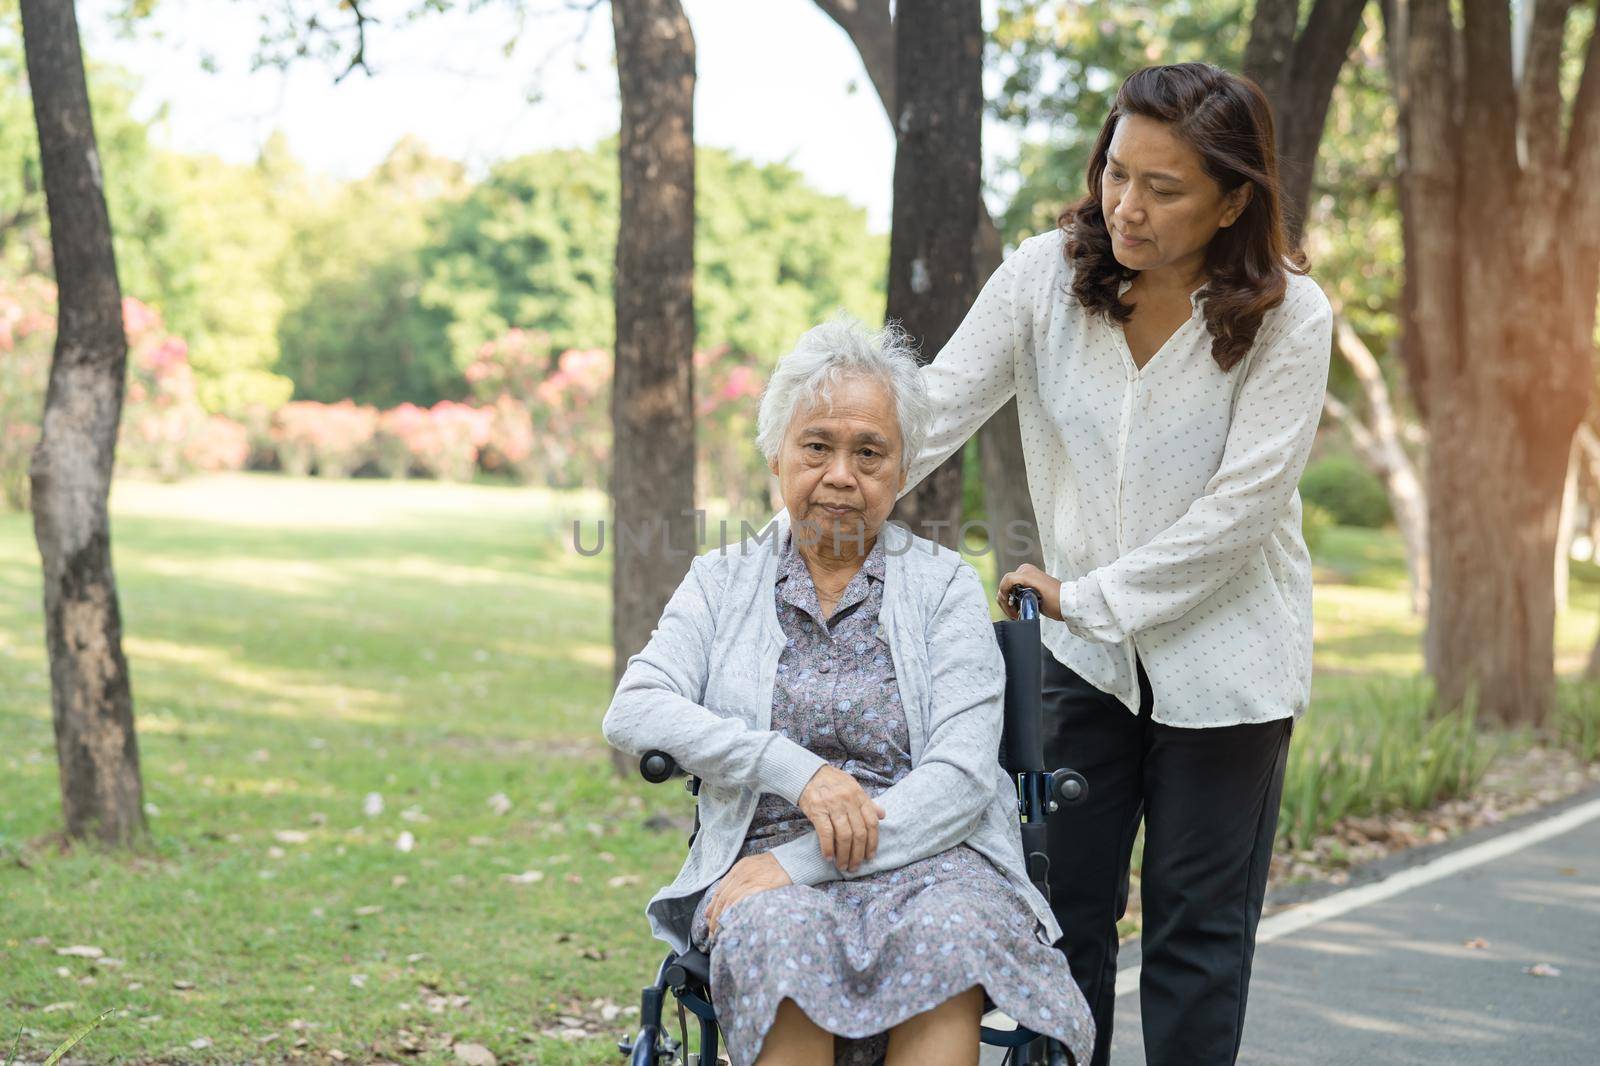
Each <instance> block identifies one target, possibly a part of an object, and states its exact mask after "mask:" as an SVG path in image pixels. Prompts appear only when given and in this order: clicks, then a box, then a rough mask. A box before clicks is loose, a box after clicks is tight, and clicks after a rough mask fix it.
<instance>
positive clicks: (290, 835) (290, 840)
mask: <svg viewBox="0 0 1600 1066" xmlns="http://www.w3.org/2000/svg"><path fill="white" fill-rule="evenodd" d="M272 839H274V840H276V841H277V842H278V843H280V844H304V843H305V842H306V841H308V840H310V839H311V834H310V833H308V832H306V831H305V830H304V829H279V830H277V831H276V832H274V833H273V834H272Z"/></svg>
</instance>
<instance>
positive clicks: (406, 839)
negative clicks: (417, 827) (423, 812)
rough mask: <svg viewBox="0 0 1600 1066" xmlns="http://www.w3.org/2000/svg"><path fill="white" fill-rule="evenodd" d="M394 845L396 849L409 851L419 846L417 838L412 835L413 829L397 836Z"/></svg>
mask: <svg viewBox="0 0 1600 1066" xmlns="http://www.w3.org/2000/svg"><path fill="white" fill-rule="evenodd" d="M394 846H395V850H396V851H402V852H409V851H410V850H411V849H412V848H414V847H416V846H417V838H416V837H414V836H412V835H411V830H409V829H407V830H405V831H404V832H403V833H401V834H400V835H399V836H398V837H395V841H394Z"/></svg>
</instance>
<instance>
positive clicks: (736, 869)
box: [706, 852, 794, 934]
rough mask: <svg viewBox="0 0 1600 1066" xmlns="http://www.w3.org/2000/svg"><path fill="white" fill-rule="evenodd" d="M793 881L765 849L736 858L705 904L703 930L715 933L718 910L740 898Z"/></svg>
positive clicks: (726, 907)
mask: <svg viewBox="0 0 1600 1066" xmlns="http://www.w3.org/2000/svg"><path fill="white" fill-rule="evenodd" d="M793 883H794V882H792V881H790V880H789V875H788V874H787V873H785V872H784V870H783V865H782V864H781V863H779V862H778V860H777V859H775V858H774V857H773V856H772V855H771V854H770V853H768V852H761V853H760V854H758V855H749V856H746V857H745V858H743V859H740V860H739V861H738V862H736V863H734V864H733V869H731V870H729V871H728V872H727V874H725V875H724V876H723V878H722V881H721V882H720V883H719V884H718V885H717V891H716V894H715V895H713V896H712V897H711V902H710V903H708V904H707V905H706V928H707V930H708V931H709V932H711V933H712V934H715V933H716V931H717V924H718V923H719V922H720V921H721V920H722V912H723V911H726V910H727V909H728V908H729V907H731V906H733V905H734V904H735V903H738V902H739V901H740V900H742V899H744V898H746V897H748V896H754V895H756V894H757V893H760V892H766V891H767V890H769V889H773V888H782V887H783V886H784V885H789V884H793Z"/></svg>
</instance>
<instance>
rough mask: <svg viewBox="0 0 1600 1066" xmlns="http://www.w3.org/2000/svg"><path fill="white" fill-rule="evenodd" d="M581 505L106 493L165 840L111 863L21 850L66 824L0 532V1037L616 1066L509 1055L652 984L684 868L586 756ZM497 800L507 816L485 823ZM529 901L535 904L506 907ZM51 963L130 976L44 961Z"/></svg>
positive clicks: (264, 488)
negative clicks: (529, 1037) (577, 533)
mask: <svg viewBox="0 0 1600 1066" xmlns="http://www.w3.org/2000/svg"><path fill="white" fill-rule="evenodd" d="M603 506H604V505H603V501H601V500H600V499H598V498H582V497H570V496H569V497H552V496H551V495H549V494H544V493H539V492H534V491H525V490H517V491H513V490H506V489H495V488H480V487H471V486H447V485H435V484H428V483H413V484H405V485H398V486H397V485H392V484H389V483H384V482H376V481H373V482H365V481H361V482H335V483H331V484H325V483H320V482H314V481H301V482H295V481H288V480H286V479H279V478H272V477H231V478H226V479H218V480H213V481H209V482H191V483H188V484H185V485H177V486H157V485H148V484H139V483H131V482H130V483H123V484H119V485H118V486H117V489H116V491H115V493H114V496H113V511H114V520H115V545H116V547H115V552H116V555H115V560H114V564H115V567H116V573H117V578H118V584H119V588H120V591H121V596H122V606H123V616H124V624H125V647H126V650H127V654H128V658H129V662H130V665H131V670H132V676H133V683H134V692H135V697H136V701H137V708H138V725H139V739H140V747H141V758H142V762H143V769H144V780H145V786H146V797H147V799H148V801H149V802H150V803H151V804H153V805H154V808H155V809H156V810H157V811H158V812H159V813H157V814H155V815H154V816H153V817H152V818H151V829H152V839H151V844H150V847H149V850H148V851H147V852H146V853H145V854H143V855H140V856H138V857H134V858H121V857H116V858H113V857H108V856H105V855H101V854H96V853H94V852H92V851H78V852H76V853H74V854H71V855H67V856H60V855H57V854H54V853H52V852H51V851H49V850H45V849H42V848H39V847H29V845H28V842H29V841H34V840H36V839H37V838H39V837H41V836H43V835H44V834H46V833H49V832H51V831H52V830H54V829H56V828H57V826H58V825H59V798H58V794H57V785H56V770H55V762H54V748H53V738H52V732H51V727H50V718H49V703H48V690H47V678H46V664H45V659H44V655H43V651H42V637H41V635H40V634H41V622H40V609H39V607H38V578H37V557H36V555H35V552H34V547H33V542H32V533H31V528H30V526H29V523H28V520H27V518H26V517H25V516H22V515H4V516H0V679H3V684H0V736H3V737H4V738H5V744H4V748H3V751H0V771H3V773H0V861H3V866H0V898H3V899H4V901H5V902H4V910H3V912H0V913H3V919H0V1031H5V1032H6V1033H7V1035H10V1033H12V1032H14V1031H15V1030H16V1027H17V1026H18V1025H22V1026H25V1027H26V1028H27V1029H29V1030H33V1031H35V1032H34V1033H32V1034H27V1035H25V1036H24V1038H23V1044H22V1047H23V1055H24V1057H29V1056H31V1057H32V1058H33V1059H34V1060H35V1061H37V1060H38V1059H39V1058H41V1057H43V1053H44V1052H47V1051H48V1050H49V1049H50V1048H53V1047H54V1046H56V1044H58V1043H60V1042H61V1041H62V1040H64V1039H66V1038H67V1037H68V1036H69V1035H70V1033H71V1031H72V1030H73V1029H74V1028H76V1027H77V1026H78V1025H79V1024H81V1023H82V1022H83V1021H84V1020H86V1019H89V1018H92V1017H94V1016H95V1015H96V1014H98V1013H99V1012H100V1011H103V1010H105V1009H107V1008H110V1007H118V1008H121V1009H120V1010H119V1012H118V1013H117V1014H116V1015H115V1016H114V1017H113V1018H111V1019H108V1020H107V1022H106V1023H105V1024H104V1025H103V1026H101V1028H100V1029H99V1030H98V1031H97V1032H95V1033H94V1034H93V1035H92V1036H91V1037H90V1038H89V1039H88V1040H87V1041H86V1042H85V1043H84V1044H83V1045H80V1046H79V1048H78V1049H76V1051H75V1052H74V1054H75V1055H89V1056H92V1057H93V1058H94V1059H95V1060H96V1061H112V1060H123V1059H131V1060H143V1059H165V1060H172V1061H186V1062H187V1061H216V1062H224V1061H227V1062H236V1061H240V1060H242V1059H244V1058H254V1057H258V1056H262V1055H267V1056H269V1057H276V1056H279V1055H282V1054H284V1053H285V1051H286V1050H287V1049H288V1047H289V1046H290V1045H291V1044H292V1043H293V1042H294V1040H295V1039H297V1038H304V1039H306V1040H308V1041H309V1042H310V1046H311V1048H312V1049H320V1050H323V1051H327V1050H332V1049H338V1050H340V1051H343V1052H344V1053H346V1054H348V1055H350V1056H351V1057H352V1058H355V1059H357V1060H360V1059H362V1058H366V1057H369V1056H370V1055H371V1054H372V1050H371V1048H372V1044H373V1042H375V1041H376V1042H377V1046H378V1052H379V1053H380V1054H381V1053H385V1052H387V1055H388V1056H389V1057H399V1052H398V1051H395V1050H393V1046H394V1045H393V1041H394V1036H395V1034H396V1033H397V1032H398V1031H399V1030H401V1029H402V1028H408V1029H411V1030H413V1031H415V1032H419V1033H420V1032H424V1031H431V1032H434V1033H450V1034H454V1035H455V1037H456V1038H457V1039H459V1040H472V1041H475V1042H478V1043H483V1044H486V1045H487V1046H488V1047H490V1048H491V1049H492V1050H494V1051H495V1052H496V1053H497V1054H499V1055H500V1056H501V1057H502V1059H503V1060H504V1059H506V1058H512V1059H515V1060H518V1061H537V1062H548V1063H591V1062H596V1061H601V1060H607V1059H609V1058H610V1057H611V1056H612V1055H614V1053H615V1052H614V1049H612V1048H610V1047H609V1045H608V1044H607V1043H605V1042H601V1041H595V1040H591V1041H587V1042H580V1043H575V1044H571V1043H565V1042H562V1041H558V1040H552V1039H545V1038H539V1039H538V1040H537V1042H533V1043H530V1042H528V1041H526V1040H524V1039H523V1034H529V1033H532V1034H537V1033H538V1030H539V1028H541V1027H542V1026H547V1025H553V1024H555V1023H554V1018H555V1017H556V1016H557V1015H560V1014H575V1013H584V1011H582V1010H580V1009H579V1008H581V1007H583V1005H584V1004H587V1003H588V1002H589V1001H590V1000H592V999H593V998H595V997H603V996H609V997H612V998H614V999H616V1000H617V1001H618V1002H619V1003H623V1004H626V1003H628V1002H629V1001H630V1000H632V999H633V997H634V996H636V994H637V986H638V985H639V984H640V983H641V982H642V980H643V978H644V975H645V973H646V971H647V970H649V969H651V968H652V967H653V965H654V962H655V961H657V959H656V948H655V946H653V945H652V944H651V943H650V941H649V940H648V938H647V936H646V935H645V932H644V927H643V925H642V923H641V921H640V911H641V909H642V907H643V904H644V901H645V899H646V898H647V897H648V895H649V892H650V891H651V889H652V888H653V887H654V886H655V885H657V884H660V883H661V882H662V881H663V880H665V879H666V878H667V877H668V876H669V874H670V873H671V871H673V870H674V869H675V868H676V866H677V864H678V862H679V861H680V860H681V855H682V846H683V837H682V834H681V832H680V831H678V830H677V829H670V830H668V831H664V832H652V831H649V830H647V829H645V828H643V825H642V823H643V820H644V818H645V816H646V813H647V811H646V810H645V801H646V797H647V795H648V801H649V803H650V805H651V806H652V807H665V806H677V807H678V809H679V810H680V811H681V810H684V809H685V808H684V806H683V804H682V803H674V802H673V801H675V800H678V799H680V798H683V799H686V797H682V794H681V792H679V793H677V794H676V795H673V796H668V795H665V794H663V792H665V791H666V790H663V792H658V793H656V794H648V793H647V786H645V785H643V784H642V783H639V782H635V781H628V782H625V783H619V782H617V781H616V780H614V779H613V778H612V777H611V776H610V775H609V772H608V769H607V758H606V755H605V751H604V748H603V746H602V743H601V741H600V738H599V736H598V720H599V715H600V712H601V711H602V710H603V708H604V706H605V703H606V700H607V697H608V684H609V679H610V666H609V660H610V648H609V606H608V603H607V589H608V584H607V581H608V578H607V574H606V571H605V569H604V566H603V561H602V560H601V559H598V558H596V559H584V558H582V557H580V556H578V555H576V554H575V553H572V552H570V551H568V550H564V546H565V544H566V543H567V542H568V539H570V532H566V531H563V530H562V529H561V528H560V523H561V522H562V521H563V520H569V519H570V518H571V517H572V516H574V515H575V514H583V515H588V516H598V515H600V514H602V513H603ZM369 792H378V793H381V794H382V795H383V798H384V801H385V808H384V811H383V813H382V814H381V815H379V816H377V817H367V816H365V815H364V814H363V811H362V804H363V797H365V796H366V794H367V793H369ZM500 792H503V793H505V794H506V795H507V796H508V797H509V798H510V800H511V801H512V804H513V807H512V810H511V811H510V812H509V813H508V814H506V815H505V816H496V815H495V814H494V813H493V812H492V811H491V809H490V808H489V806H488V800H489V797H490V796H492V795H494V794H495V793H500ZM408 810H410V812H411V815H412V817H413V818H414V819H415V820H408V818H407V817H406V814H405V812H407V811H408ZM281 830H290V831H301V832H305V833H307V834H308V835H309V836H308V839H307V841H306V842H305V843H281V842H279V841H278V840H276V839H275V837H274V833H275V832H277V831H281ZM403 831H410V832H411V833H412V834H413V835H414V836H415V838H416V846H415V848H414V850H412V851H411V852H410V853H409V854H407V853H402V852H401V851H399V850H397V849H396V847H395V841H396V839H397V837H398V836H399V834H400V833H401V832H403ZM274 848H276V849H278V850H279V851H281V853H282V854H281V857H274V856H275V855H276V853H275V852H274V851H273V849H274ZM24 863H25V864H26V865H23V864H24ZM526 870H542V871H543V872H544V873H545V875H546V876H545V879H544V880H543V881H542V882H540V883H537V884H527V885H518V884H512V883H509V882H507V881H506V875H508V874H515V873H521V872H523V871H526ZM627 875H637V877H638V880H637V881H636V882H634V883H627V884H623V885H620V886H618V887H610V886H609V885H608V881H609V880H610V879H612V878H615V877H624V876H627ZM401 879H403V881H402V880H401ZM373 908H379V909H378V910H373ZM36 937H49V938H50V940H51V942H52V946H50V947H40V946H34V945H31V944H30V943H29V941H30V940H31V939H32V938H36ZM75 944H82V945H94V946H97V947H100V948H103V949H104V951H105V953H106V954H107V955H108V956H112V957H114V958H116V959H120V960H122V962H123V965H122V966H121V967H119V968H114V969H113V968H110V967H107V966H105V965H103V964H96V963H94V962H91V961H90V960H87V959H80V958H72V957H63V956H58V955H57V954H56V953H55V950H54V949H55V947H61V946H68V945H75ZM593 956H600V957H599V958H595V957H593ZM58 966H64V967H66V969H67V970H68V971H69V973H68V976H65V977H63V976H58V974H57V972H56V971H57V967H58ZM357 975H365V977H364V981H363V980H362V979H361V978H359V977H358V981H361V983H362V985H363V986H362V987H358V986H357V984H356V983H353V982H352V977H353V976H357ZM84 976H92V977H94V978H95V983H94V984H92V985H87V986H85V985H80V984H79V983H78V979H79V978H80V977H84ZM174 982H192V983H193V988H192V989H181V988H177V987H174ZM135 984H137V985H141V986H142V987H139V988H136V989H131V990H130V987H129V986H130V985H135ZM630 990H631V991H630ZM462 995H464V996H468V997H470V1001H469V1002H467V1003H466V1004H465V1005H463V1006H459V1007H448V1008H446V1009H445V1010H444V1011H443V1012H442V1013H434V1012H432V1011H430V1010H429V1008H428V1005H427V1004H428V998H429V997H430V996H446V997H448V996H462ZM58 1003H71V1004H72V1006H69V1007H64V1008H58V1009H56V1010H54V1011H51V1012H49V1013H46V1012H45V1011H44V1008H45V1007H47V1006H49V1005H51V1004H58ZM297 1021H298V1022H302V1023H308V1025H309V1027H308V1028H291V1024H292V1023H295V1022H297ZM272 1032H277V1033H278V1034H280V1035H279V1037H278V1039H277V1040H276V1041H274V1042H272V1043H268V1044H265V1045H263V1044H260V1043H258V1042H257V1041H258V1038H260V1037H264V1036H266V1035H267V1034H269V1033H272ZM201 1039H209V1040H210V1041H212V1043H211V1045H210V1046H209V1047H207V1048H203V1049H200V1050H196V1049H193V1048H191V1047H190V1046H189V1045H190V1042H191V1041H196V1040H201ZM420 1061H425V1062H426V1061H450V1058H449V1055H448V1053H445V1054H425V1055H423V1056H422V1057H421V1060H420Z"/></svg>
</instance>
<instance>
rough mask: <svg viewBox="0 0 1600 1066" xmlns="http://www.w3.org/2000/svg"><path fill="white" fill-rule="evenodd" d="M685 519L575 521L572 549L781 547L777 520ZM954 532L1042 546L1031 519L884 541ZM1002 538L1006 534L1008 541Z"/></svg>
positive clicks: (659, 553)
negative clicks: (997, 525)
mask: <svg viewBox="0 0 1600 1066" xmlns="http://www.w3.org/2000/svg"><path fill="white" fill-rule="evenodd" d="M676 517H677V518H679V519H682V520H686V521H671V520H669V519H668V517H667V516H665V515H653V516H651V517H650V518H647V519H644V520H642V521H628V522H618V521H614V520H613V521H608V520H606V519H603V518H602V519H598V520H595V521H592V522H589V523H585V522H584V521H583V520H582V519H577V518H575V519H573V520H572V548H573V550H574V551H576V552H577V553H578V554H579V555H583V556H595V555H600V554H603V553H604V552H606V551H608V550H609V551H610V552H611V553H612V554H613V555H618V556H622V555H629V554H633V555H637V556H642V557H649V558H652V559H663V558H666V559H681V558H687V557H692V556H695V555H700V554H703V553H704V552H706V551H708V550H716V551H722V552H727V551H737V552H738V553H739V554H741V555H749V554H751V553H753V552H757V551H769V552H774V553H775V552H778V551H780V550H781V549H782V547H783V545H782V541H781V538H780V536H779V530H780V527H779V525H778V523H777V522H775V521H772V520H770V519H769V520H766V521H762V522H758V523H751V522H750V521H749V520H748V519H740V520H739V521H738V523H737V525H735V524H734V523H732V522H730V521H729V520H728V519H726V518H722V519H718V521H717V523H716V525H715V527H712V526H711V524H710V523H709V521H708V520H707V518H706V512H705V511H703V510H701V509H700V508H698V507H697V508H695V509H694V510H692V511H680V512H679V513H678V515H677V516H676ZM884 525H885V526H894V527H896V528H898V529H899V530H901V531H903V532H906V533H909V532H910V530H909V528H908V527H907V526H906V525H905V524H904V523H902V522H898V521H896V520H894V519H890V520H889V521H887V522H885V523H884ZM952 530H953V531H954V532H955V536H956V540H955V542H956V544H958V545H960V547H961V550H962V551H963V552H964V553H966V554H968V555H973V556H985V555H988V554H989V553H990V552H997V551H999V550H1000V549H1001V547H1002V546H1003V547H1004V548H1005V551H1006V554H1007V555H1009V556H1011V557H1013V558H1027V557H1031V556H1035V555H1037V553H1038V550H1039V542H1038V535H1037V532H1036V531H1035V529H1034V526H1033V524H1032V523H1030V522H1024V521H1021V520H1012V521H1010V522H1007V523H1006V524H1005V526H1004V529H1003V530H1002V529H999V528H997V527H996V526H995V525H994V524H993V523H990V522H988V521H985V520H982V519H977V520H974V521H970V522H961V523H955V522H947V521H939V520H933V521H929V522H925V523H923V524H922V528H921V529H919V530H918V532H919V533H921V534H922V535H923V536H925V537H928V538H929V540H927V541H923V542H922V543H921V544H920V545H919V543H918V540H917V538H914V537H911V536H899V537H894V538H892V539H891V540H887V541H885V543H884V551H885V552H887V553H888V554H891V555H904V554H906V553H907V552H910V551H915V550H917V549H918V547H921V549H922V550H923V551H934V550H936V545H935V544H933V543H932V542H933V541H943V540H944V534H945V533H946V532H949V531H952ZM795 534H796V536H797V537H800V538H802V539H803V540H805V541H806V542H807V543H812V542H820V543H823V544H824V545H825V546H827V547H828V548H830V549H831V550H832V551H833V553H834V554H847V553H849V552H852V551H853V552H855V553H858V554H859V553H862V552H865V551H866V550H867V541H868V536H867V532H866V530H865V529H840V528H839V527H838V526H836V525H832V524H826V525H824V524H817V523H811V522H808V521H805V520H802V521H800V522H798V523H795ZM1001 538H1004V539H1003V541H1002V539H1001Z"/></svg>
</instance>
